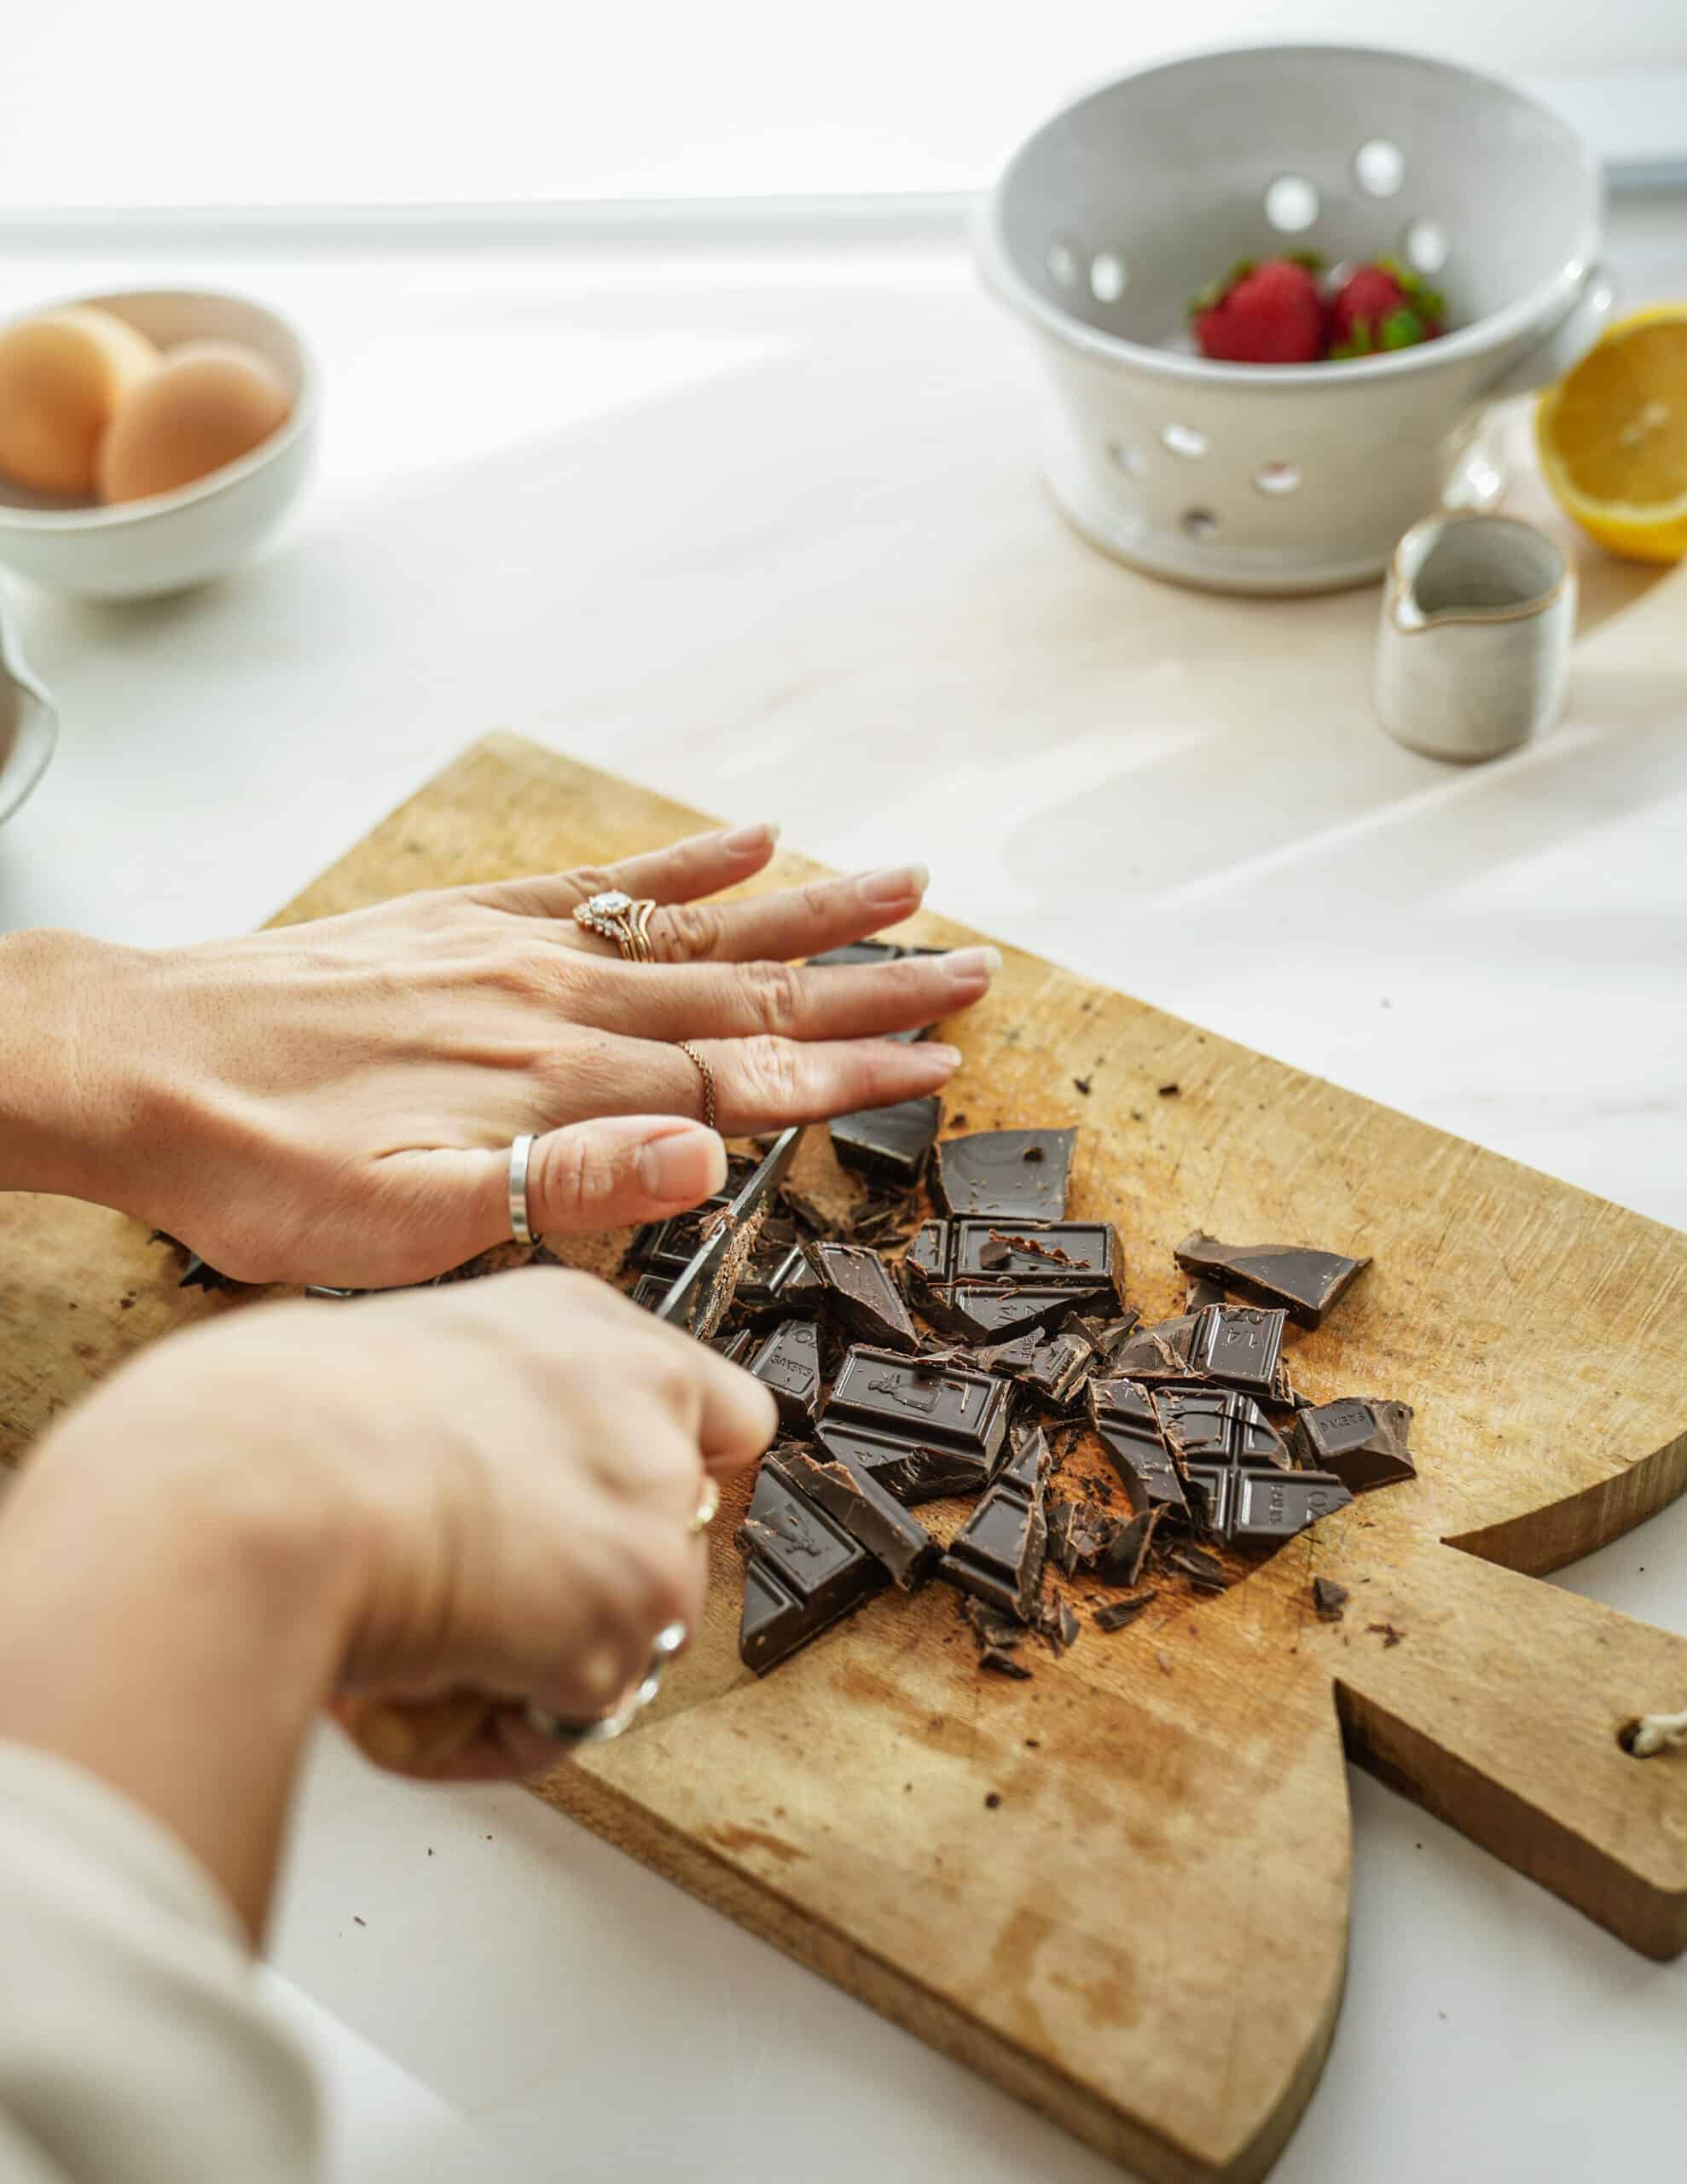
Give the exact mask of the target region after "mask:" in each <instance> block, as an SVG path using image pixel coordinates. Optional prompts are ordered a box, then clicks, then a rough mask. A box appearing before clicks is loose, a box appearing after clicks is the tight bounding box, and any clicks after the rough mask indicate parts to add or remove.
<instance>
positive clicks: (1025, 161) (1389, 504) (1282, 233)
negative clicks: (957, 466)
mask: <svg viewBox="0 0 1687 2184" xmlns="http://www.w3.org/2000/svg"><path fill="white" fill-rule="evenodd" d="M1602 209H1603V194H1602V189H1601V183H1600V177H1599V171H1598V168H1597V165H1596V163H1595V161H1594V160H1593V158H1592V156H1591V154H1590V153H1589V152H1588V150H1587V148H1586V146H1585V145H1584V144H1582V142H1580V139H1579V138H1578V137H1576V136H1575V134H1574V131H1571V130H1570V129H1569V128H1568V126H1567V125H1565V124H1564V123H1563V122H1562V121H1560V120H1559V119H1557V117H1556V116H1555V115H1553V114H1551V113H1548V112H1547V111H1546V109H1545V107H1540V106H1538V105H1536V104H1535V102H1533V100H1531V99H1528V98H1526V97H1525V96H1523V95H1522V92H1521V91H1516V90H1512V89H1511V88H1510V85H1509V84H1502V83H1499V82H1497V81H1496V80H1494V79H1493V78H1491V77H1487V76H1481V75H1477V74H1475V73H1473V72H1472V71H1470V69H1466V68H1456V67H1451V66H1449V65H1448V64H1447V63H1446V62H1442V61H1428V60H1423V59H1421V58H1419V57H1417V56H1416V55H1410V54H1403V53H1388V52H1382V51H1373V50H1371V49H1366V48H1364V47H1358V46H1261V47H1255V48H1250V49H1232V50H1230V51H1226V52H1222V53H1212V54H1205V55H1199V56H1197V57H1196V58H1193V59H1191V60H1186V61H1171V62H1168V63H1166V64H1164V65H1162V66H1160V67H1152V68H1145V69H1143V70H1140V71H1139V72H1138V73H1135V74H1133V75H1130V76H1126V77H1123V78H1121V79H1120V80H1119V81H1118V82H1117V83H1114V84H1108V85H1106V86H1105V87H1104V89H1103V90H1099V91H1095V92H1093V93H1092V94H1091V95H1090V96H1088V97H1087V98H1084V99H1081V100H1079V101H1078V102H1077V103H1076V104H1075V105H1074V106H1070V107H1067V108H1066V109H1065V110H1064V112H1063V113H1058V114H1057V115H1056V116H1055V118H1054V119H1052V121H1050V122H1048V123H1046V125H1044V126H1043V127H1042V128H1041V129H1040V130H1039V131H1037V132H1036V134H1035V136H1034V137H1031V138H1030V139H1029V142H1027V143H1026V144H1025V145H1024V146H1023V147H1022V148H1021V149H1020V150H1019V151H1018V152H1017V154H1015V156H1014V158H1013V159H1012V160H1011V161H1010V162H1009V164H1008V166H1007V167H1006V171H1005V172H1004V173H1003V175H1002V177H1001V179H1000V182H999V183H997V185H996V187H995V189H994V191H993V193H992V194H991V195H990V198H989V200H988V203H987V205H986V206H985V209H984V212H983V217H982V219H981V222H980V227H979V234H978V248H979V253H980V257H981V258H982V261H983V269H984V272H985V276H986V277H987V279H988V281H989V282H990V284H991V286H992V287H993V288H994V289H995V291H996V292H997V293H998V294H999V295H1000V296H1001V297H1002V298H1003V299H1004V300H1005V301H1006V302H1007V303H1008V304H1010V305H1012V307H1013V308H1014V309H1015V310H1016V311H1019V312H1021V313H1023V316H1024V317H1026V318H1027V319H1029V322H1030V324H1031V327H1032V329H1033V331H1034V333H1035V335H1036V337H1037V339H1038V341H1039V343H1040V344H1041V348H1042V351H1043V354H1044V356H1045V357H1046V360H1047V363H1048V365H1049V368H1050V370H1051V371H1052V375H1053V380H1054V386H1055V391H1056V393H1057V394H1058V398H1059V400H1058V417H1057V419H1056V421H1055V424H1056V429H1055V434H1054V439H1053V444H1052V450H1051V453H1050V456H1049V458H1048V478H1049V483H1050V485H1051V486H1052V490H1053V492H1054V496H1055V498H1056V499H1057V500H1058V502H1059V504H1060V506H1061V507H1062V508H1063V509H1064V511H1065V513H1066V514H1068V515H1069V516H1070V518H1071V520H1072V521H1073V522H1074V523H1075V524H1076V526H1078V528H1079V529H1080V530H1081V531H1083V532H1084V534H1085V535H1086V536H1087V537H1089V538H1091V539H1092V540H1093V541H1094V543H1096V544H1097V545H1098V546H1100V547H1102V548H1104V549H1105V550H1106V551H1107V552H1109V553H1110V554H1114V555H1117V556H1118V557H1119V559H1120V560H1122V561H1129V562H1132V563H1133V564H1135V565H1136V566H1139V567H1142V568H1145V569H1147V570H1149V571H1151V572H1153V573H1154V574H1156V575H1159V576H1167V577H1174V578H1179V579H1180V580H1181V581H1183V582H1185V583H1188V584H1204V585H1208V586H1210V587H1211V588H1213V589H1215V590H1223V591H1249V592H1272V591H1313V590H1330V589H1333V588H1334V587H1336V586H1337V585H1340V584H1356V583H1361V582H1364V581H1365V579H1367V578H1374V577H1377V576H1380V575H1381V574H1382V572H1383V570H1384V568H1385V567H1386V566H1387V565H1388V557H1389V555H1390V553H1391V552H1392V550H1393V549H1394V543H1395V541H1396V540H1397V539H1399V538H1400V536H1401V535H1402V533H1403V532H1405V531H1406V530H1408V529H1409V528H1410V527H1411V526H1412V524H1414V523H1416V522H1417V521H1418V520H1419V519H1420V518H1422V517H1423V516H1424V515H1426V514H1430V513H1432V512H1433V511H1434V510H1435V509H1436V508H1441V507H1467V508H1485V507H1488V506H1491V505H1492V504H1493V502H1495V501H1496V500H1497V499H1498V498H1499V495H1500V493H1501V492H1502V491H1503V490H1504V479H1503V478H1502V477H1501V476H1500V474H1499V472H1498V471H1497V469H1496V468H1494V466H1493V462H1492V461H1491V460H1490V459H1489V457H1488V456H1487V452H1486V450H1485V449H1484V447H1483V445H1482V440H1481V419H1482V413H1483V411H1484V410H1485V408H1486V406H1487V404H1489V403H1491V402H1493V401H1494V400H1495V399H1496V398H1499V397H1500V396H1503V395H1510V394H1518V393H1522V392H1524V391H1525V390H1526V389H1527V388H1529V387H1532V386H1540V385H1543V384H1544V383H1545V381H1546V380H1551V379H1554V378H1557V376H1558V375H1559V374H1560V373H1562V372H1564V371H1567V370H1568V369H1569V368H1570V366H1571V365H1572V364H1574V363H1575V362H1576V361H1577V359H1578V358H1579V357H1581V356H1583V355H1584V354H1585V353H1586V351H1587V350H1588V349H1589V348H1590V347H1591V345H1592V343H1593V342H1594V340H1596V339H1597V335H1598V334H1599V331H1600V328H1602V327H1603V324H1604V322H1605V321H1606V319H1607V318H1608V317H1609V315H1610V311H1611V307H1612V305H1613V303H1614V301H1615V288H1614V287H1613V284H1612V282H1611V281H1610V280H1609V276H1607V275H1606V273H1605V271H1604V270H1603V268H1602V267H1600V266H1599V265H1597V264H1596V263H1595V259H1596V257H1597V251H1598V247H1599V236H1600V219H1601V213H1602ZM1295 250H1316V251H1318V252H1319V253H1321V254H1322V255H1323V257H1324V258H1325V259H1326V260H1328V261H1329V262H1330V264H1332V265H1336V266H1339V265H1342V264H1355V263H1358V262H1359V261H1361V260H1364V259H1367V258H1379V257H1386V256H1394V257H1398V258H1402V259H1403V260H1405V261H1406V262H1407V263H1409V264H1412V266H1414V267H1416V268H1417V270H1419V271H1421V272H1423V273H1425V274H1429V275H1433V276H1434V280H1435V286H1436V287H1437V288H1441V290H1443V291H1444V292H1445V293H1446V298H1447V304H1448V323H1449V325H1450V326H1451V328H1452V329H1453V330H1452V331H1451V332H1450V333H1448V334H1446V336H1445V337H1444V338H1443V339H1441V340H1438V341H1432V342H1429V343H1426V344H1424V345H1423V346H1421V347H1419V348H1416V349H1403V350H1398V351H1393V352H1391V353H1388V354H1385V355H1383V356H1379V357H1362V358H1358V359H1355V360H1354V361H1352V362H1349V363H1328V364H1323V363H1320V364H1279V365H1258V364H1253V365H1250V364H1221V363H1209V362H1208V361H1207V360H1206V359H1205V358H1204V357H1200V356H1198V355H1197V354H1196V353H1195V352H1194V350H1193V346H1192V344H1191V341H1190V340H1189V336H1188V334H1187V330H1186V328H1187V316H1186V314H1187V305H1188V299H1189V298H1190V297H1191V295H1192V294H1193V293H1195V292H1196V291H1197V289H1199V288H1203V287H1204V286H1205V285H1206V284H1207V283H1208V282H1210V281H1212V280H1214V279H1215V278H1216V277H1217V276H1220V275H1221V274H1222V273H1223V272H1224V271H1225V270H1226V269H1227V268H1228V267H1229V266H1230V265H1232V264H1233V263H1234V262H1235V261H1236V260H1237V259H1238V258H1265V257H1270V256H1272V255H1275V254H1280V253H1284V252H1287V251H1295Z"/></svg>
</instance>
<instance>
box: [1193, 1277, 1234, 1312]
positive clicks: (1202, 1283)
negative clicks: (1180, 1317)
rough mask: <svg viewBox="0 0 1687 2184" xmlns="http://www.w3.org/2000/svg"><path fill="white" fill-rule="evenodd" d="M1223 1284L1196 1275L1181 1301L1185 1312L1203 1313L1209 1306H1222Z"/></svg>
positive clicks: (1223, 1296)
mask: <svg viewBox="0 0 1687 2184" xmlns="http://www.w3.org/2000/svg"><path fill="white" fill-rule="evenodd" d="M1224 1298H1225V1290H1224V1284H1223V1283H1222V1282H1221V1281H1212V1280H1211V1279H1210V1278H1209V1276H1208V1275H1204V1274H1197V1275H1196V1277H1195V1279H1194V1280H1193V1281H1191V1283H1190V1285H1189V1287H1188V1290H1187V1292H1186V1294H1185V1297H1184V1300H1183V1309H1184V1310H1185V1311H1186V1312H1204V1311H1205V1310H1206V1309H1207V1307H1208V1305H1209V1304H1223V1302H1224Z"/></svg>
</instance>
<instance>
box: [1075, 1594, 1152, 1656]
mask: <svg viewBox="0 0 1687 2184" xmlns="http://www.w3.org/2000/svg"><path fill="white" fill-rule="evenodd" d="M1157 1598H1158V1594H1157V1593H1156V1592H1155V1591H1154V1590H1153V1589H1152V1588H1150V1589H1149V1590H1148V1591H1147V1592H1145V1593H1133V1594H1132V1595H1131V1597H1130V1598H1129V1599H1128V1600H1111V1601H1110V1602H1109V1603H1108V1605H1107V1606H1105V1607H1099V1608H1098V1609H1097V1610H1096V1612H1095V1614H1094V1617H1093V1621H1094V1623H1095V1627H1096V1629H1098V1630H1122V1629H1124V1627H1125V1625H1126V1624H1127V1623H1134V1622H1135V1621H1136V1619H1137V1618H1138V1616H1139V1615H1140V1614H1141V1613H1142V1611H1143V1610H1144V1608H1145V1607H1146V1606H1148V1604H1149V1602H1150V1601H1151V1600H1156V1599H1157ZM1156 1658H1157V1660H1158V1661H1159V1662H1160V1663H1161V1664H1162V1667H1163V1665H1164V1664H1165V1658H1166V1657H1165V1655H1164V1654H1163V1653H1160V1654H1157V1656H1156Z"/></svg>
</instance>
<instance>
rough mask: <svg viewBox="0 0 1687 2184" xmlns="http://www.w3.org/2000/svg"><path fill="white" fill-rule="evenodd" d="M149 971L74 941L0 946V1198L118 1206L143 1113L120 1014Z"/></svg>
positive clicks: (127, 955) (20, 940)
mask: <svg viewBox="0 0 1687 2184" xmlns="http://www.w3.org/2000/svg"><path fill="white" fill-rule="evenodd" d="M144 961H146V958H145V956H144V955H143V953H142V951H141V950H137V949H129V948H119V947H117V946H115V945H113V944H109V943H107V942H104V941H98V940H90V939H89V938H86V937H85V936H84V935H83V934H80V933H74V932H20V933H13V934H9V935H7V936H4V937H3V938H0V1190H32V1191H47V1192H52V1193H55V1194H59V1195H61V1196H64V1197H67V1198H85V1199H95V1200H96V1201H97V1202H98V1203H100V1204H101V1205H123V1188H122V1178H123V1176H125V1173H127V1172H129V1171H130V1170H132V1168H133V1166H134V1145H135V1141H136V1136H137V1133H138V1130H139V1124H140V1117H141V1113H142V1105H143V1102H142V1085H141V1072H140V1067H139V1064H138V1061H137V1059H136V1056H135V1055H134V1054H132V1053H125V1043H124V1040H123V1037H122V1033H121V1030H120V1026H119V1009H118V1007H117V1002H118V996H119V989H120V987H121V985H123V983H124V982H125V981H126V980H128V979H132V978H133V976H134V975H135V974H136V971H137V970H138V968H139V967H140V966H141V965H142V963H143V962H144ZM125 1210H127V1209H126V1208H125Z"/></svg>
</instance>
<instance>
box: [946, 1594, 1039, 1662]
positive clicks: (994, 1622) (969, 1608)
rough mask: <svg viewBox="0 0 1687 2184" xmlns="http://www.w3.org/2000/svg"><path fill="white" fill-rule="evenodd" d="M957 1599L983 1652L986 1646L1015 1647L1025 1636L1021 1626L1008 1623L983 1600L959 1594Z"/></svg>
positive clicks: (956, 1596)
mask: <svg viewBox="0 0 1687 2184" xmlns="http://www.w3.org/2000/svg"><path fill="white" fill-rule="evenodd" d="M955 1598H956V1600H957V1601H958V1602H959V1607H960V1612H961V1614H962V1616H963V1617H964V1618H965V1620H966V1622H967V1623H969V1624H970V1625H971V1630H972V1635H973V1636H974V1637H975V1638H976V1639H977V1641H978V1645H979V1648H980V1650H981V1651H982V1650H983V1647H986V1646H1000V1647H1014V1646H1017V1644H1018V1643H1019V1641H1020V1640H1021V1639H1022V1638H1023V1636H1024V1635H1025V1633H1024V1629H1023V1627H1022V1626H1021V1625H1020V1624H1018V1623H1010V1622H1008V1621H1007V1620H1006V1618H1005V1617H1003V1616H1000V1615H998V1614H997V1612H996V1611H995V1610H994V1608H993V1607H989V1606H986V1605H985V1603H984V1602H983V1600H974V1599H972V1598H971V1595H970V1594H959V1593H958V1594H956V1595H955Z"/></svg>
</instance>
